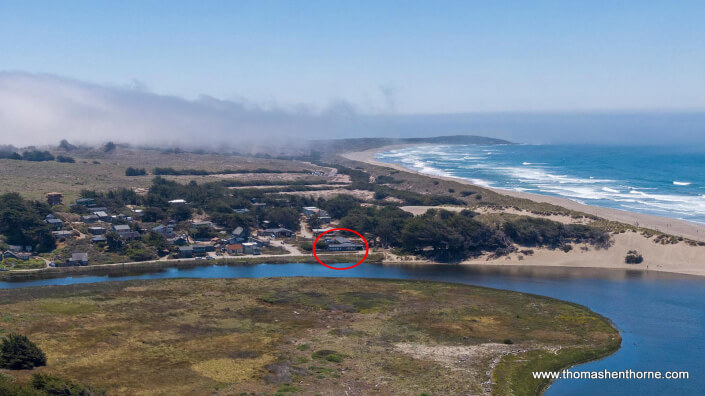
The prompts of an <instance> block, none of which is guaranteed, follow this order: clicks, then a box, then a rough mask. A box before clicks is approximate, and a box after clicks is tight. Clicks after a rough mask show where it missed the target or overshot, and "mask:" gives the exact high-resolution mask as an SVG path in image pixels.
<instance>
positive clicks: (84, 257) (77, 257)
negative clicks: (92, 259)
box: [71, 253, 88, 261]
mask: <svg viewBox="0 0 705 396" xmlns="http://www.w3.org/2000/svg"><path fill="white" fill-rule="evenodd" d="M71 260H74V261H88V253H74V254H72V255H71Z"/></svg>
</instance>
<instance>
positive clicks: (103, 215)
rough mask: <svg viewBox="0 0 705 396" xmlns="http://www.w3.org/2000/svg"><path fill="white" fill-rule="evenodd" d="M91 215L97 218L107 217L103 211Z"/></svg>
mask: <svg viewBox="0 0 705 396" xmlns="http://www.w3.org/2000/svg"><path fill="white" fill-rule="evenodd" d="M93 214H94V215H96V216H98V217H108V214H107V213H105V212H103V211H98V212H93Z"/></svg>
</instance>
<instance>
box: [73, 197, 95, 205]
mask: <svg viewBox="0 0 705 396" xmlns="http://www.w3.org/2000/svg"><path fill="white" fill-rule="evenodd" d="M76 205H78V206H85V207H88V206H93V205H95V199H93V198H79V199H77V200H76Z"/></svg>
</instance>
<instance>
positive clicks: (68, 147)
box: [59, 139, 76, 151]
mask: <svg viewBox="0 0 705 396" xmlns="http://www.w3.org/2000/svg"><path fill="white" fill-rule="evenodd" d="M59 148H60V149H62V150H64V151H71V150H76V146H74V145H73V144H71V143H69V141H68V140H66V139H61V143H59Z"/></svg>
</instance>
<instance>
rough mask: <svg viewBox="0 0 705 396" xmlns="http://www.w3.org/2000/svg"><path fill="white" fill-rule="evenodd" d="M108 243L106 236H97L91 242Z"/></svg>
mask: <svg viewBox="0 0 705 396" xmlns="http://www.w3.org/2000/svg"><path fill="white" fill-rule="evenodd" d="M104 241H107V239H106V238H105V237H104V236H97V237H93V238H91V242H104Z"/></svg>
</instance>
